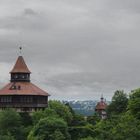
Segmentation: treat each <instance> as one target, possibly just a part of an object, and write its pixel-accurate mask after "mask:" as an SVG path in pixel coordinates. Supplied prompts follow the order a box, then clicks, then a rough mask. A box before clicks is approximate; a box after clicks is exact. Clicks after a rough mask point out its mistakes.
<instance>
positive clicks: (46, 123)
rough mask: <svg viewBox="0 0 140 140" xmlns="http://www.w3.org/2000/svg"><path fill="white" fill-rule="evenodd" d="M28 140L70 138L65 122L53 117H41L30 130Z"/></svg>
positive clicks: (65, 139)
mask: <svg viewBox="0 0 140 140" xmlns="http://www.w3.org/2000/svg"><path fill="white" fill-rule="evenodd" d="M60 138H61V139H60ZM28 140H70V135H69V133H68V126H67V123H66V122H64V120H62V119H60V118H54V117H49V118H44V119H41V120H40V121H39V122H38V123H37V124H36V125H35V127H34V128H33V129H32V130H31V132H30V134H29V136H28Z"/></svg>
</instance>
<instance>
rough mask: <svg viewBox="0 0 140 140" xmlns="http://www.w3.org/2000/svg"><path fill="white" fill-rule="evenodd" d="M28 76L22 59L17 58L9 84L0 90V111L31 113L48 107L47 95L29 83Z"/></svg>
mask: <svg viewBox="0 0 140 140" xmlns="http://www.w3.org/2000/svg"><path fill="white" fill-rule="evenodd" d="M30 74H31V72H30V70H29V69H28V67H27V65H26V63H25V61H24V58H23V57H22V56H19V57H18V59H17V61H16V63H15V65H14V67H13V69H12V70H11V72H10V75H11V78H10V83H8V84H7V85H6V86H4V87H3V88H2V89H1V90H0V110H3V109H6V108H14V109H15V110H16V111H17V112H33V111H37V110H39V109H44V108H46V107H47V106H48V96H49V94H48V93H47V92H45V91H44V90H42V89H40V88H39V87H37V86H36V85H34V84H33V83H31V81H30Z"/></svg>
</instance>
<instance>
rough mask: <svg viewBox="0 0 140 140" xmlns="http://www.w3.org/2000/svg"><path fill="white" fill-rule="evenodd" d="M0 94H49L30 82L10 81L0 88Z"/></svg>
mask: <svg viewBox="0 0 140 140" xmlns="http://www.w3.org/2000/svg"><path fill="white" fill-rule="evenodd" d="M0 95H41V96H49V94H48V93H47V92H45V91H44V90H42V89H40V88H39V87H37V86H36V85H34V84H32V83H30V82H15V83H14V82H11V83H9V84H7V85H6V86H5V87H3V88H2V89H1V90H0Z"/></svg>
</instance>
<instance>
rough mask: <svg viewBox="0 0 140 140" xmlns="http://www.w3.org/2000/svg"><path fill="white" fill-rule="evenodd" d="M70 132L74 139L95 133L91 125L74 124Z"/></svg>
mask: <svg viewBox="0 0 140 140" xmlns="http://www.w3.org/2000/svg"><path fill="white" fill-rule="evenodd" d="M69 133H70V135H71V139H72V140H78V139H80V138H86V137H88V136H94V135H95V133H94V131H93V129H92V127H90V126H88V125H87V126H77V127H76V126H74V127H70V128H69Z"/></svg>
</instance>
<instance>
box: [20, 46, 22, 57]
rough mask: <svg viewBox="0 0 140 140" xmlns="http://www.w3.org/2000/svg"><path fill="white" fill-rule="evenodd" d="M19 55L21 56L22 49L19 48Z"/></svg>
mask: <svg viewBox="0 0 140 140" xmlns="http://www.w3.org/2000/svg"><path fill="white" fill-rule="evenodd" d="M19 54H20V55H22V47H21V46H20V47H19Z"/></svg>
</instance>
